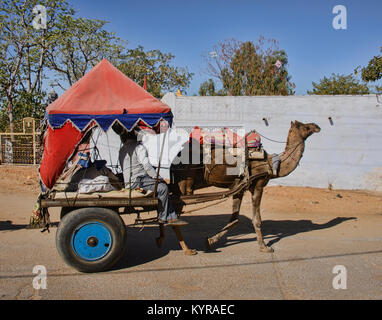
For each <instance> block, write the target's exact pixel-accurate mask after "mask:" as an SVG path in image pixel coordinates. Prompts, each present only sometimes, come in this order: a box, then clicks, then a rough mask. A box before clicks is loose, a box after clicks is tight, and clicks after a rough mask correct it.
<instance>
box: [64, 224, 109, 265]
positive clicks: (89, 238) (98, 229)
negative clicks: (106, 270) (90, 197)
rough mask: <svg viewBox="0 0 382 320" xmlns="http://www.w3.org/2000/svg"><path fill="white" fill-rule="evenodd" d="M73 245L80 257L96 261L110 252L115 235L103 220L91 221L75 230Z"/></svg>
mask: <svg viewBox="0 0 382 320" xmlns="http://www.w3.org/2000/svg"><path fill="white" fill-rule="evenodd" d="M71 245H72V248H73V251H74V252H75V254H76V255H77V256H78V257H80V258H82V259H84V260H88V261H94V260H99V259H101V258H103V257H104V256H106V255H107V254H108V252H109V251H110V249H111V247H112V245H113V237H112V234H111V232H110V230H109V228H108V227H107V226H106V225H105V224H103V223H102V222H89V223H84V224H82V225H80V226H79V227H78V228H77V229H76V230H75V231H74V233H73V235H72V241H71Z"/></svg>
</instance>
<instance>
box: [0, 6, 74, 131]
mask: <svg viewBox="0 0 382 320" xmlns="http://www.w3.org/2000/svg"><path fill="white" fill-rule="evenodd" d="M37 5H42V6H44V7H45V9H46V14H47V20H46V26H45V28H44V29H37V28H34V27H33V21H34V20H35V18H36V12H34V8H35V7H36V6H37ZM71 13H72V9H71V8H70V7H69V5H68V4H67V3H66V1H65V0H29V1H23V0H3V1H1V2H0V55H1V59H0V93H1V95H2V96H3V97H5V101H4V99H3V101H2V104H3V108H6V113H7V115H8V118H9V125H10V129H11V131H13V121H14V115H15V114H17V112H16V111H15V110H14V107H15V105H17V104H20V103H21V102H25V103H26V102H27V101H29V102H31V101H32V100H34V101H37V100H38V99H30V98H31V97H32V96H36V97H40V96H41V95H43V80H44V77H43V75H44V69H45V67H46V64H45V62H46V56H47V54H48V52H49V50H50V49H51V48H52V46H53V45H54V41H52V35H53V34H54V33H55V32H56V25H55V20H56V18H57V16H59V15H63V14H71ZM26 96H28V97H29V98H28V99H25V97H26ZM3 114H4V112H3Z"/></svg>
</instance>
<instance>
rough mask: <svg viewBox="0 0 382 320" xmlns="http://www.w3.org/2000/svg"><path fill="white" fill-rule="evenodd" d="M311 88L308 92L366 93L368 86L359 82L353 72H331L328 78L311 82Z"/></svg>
mask: <svg viewBox="0 0 382 320" xmlns="http://www.w3.org/2000/svg"><path fill="white" fill-rule="evenodd" d="M312 86H313V90H312V91H309V90H308V91H307V93H308V94H316V95H335V94H339V95H340V94H368V93H369V92H370V90H369V87H368V86H367V84H365V83H361V82H360V81H359V80H358V79H357V78H355V77H354V75H353V74H349V75H340V74H334V73H333V74H332V75H331V77H330V78H327V77H324V78H323V79H321V80H320V82H319V83H315V82H312Z"/></svg>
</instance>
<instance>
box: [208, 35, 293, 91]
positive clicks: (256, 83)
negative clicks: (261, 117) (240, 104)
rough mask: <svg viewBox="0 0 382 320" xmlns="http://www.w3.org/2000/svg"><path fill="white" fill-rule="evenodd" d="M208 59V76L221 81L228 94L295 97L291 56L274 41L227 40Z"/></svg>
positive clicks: (263, 39)
mask: <svg viewBox="0 0 382 320" xmlns="http://www.w3.org/2000/svg"><path fill="white" fill-rule="evenodd" d="M213 49H214V51H212V52H210V54H209V56H206V55H205V56H204V58H205V60H206V62H207V67H206V70H205V73H207V74H208V75H210V76H212V77H214V78H216V79H218V80H219V81H220V82H221V84H222V86H223V89H224V90H223V92H225V93H227V94H228V95H247V96H253V95H291V94H294V88H295V85H294V83H292V82H291V81H290V80H291V76H290V75H289V73H288V70H287V65H288V57H287V54H286V52H285V51H284V50H280V49H279V47H278V43H277V41H276V40H274V39H270V40H266V39H265V38H264V37H260V38H259V40H258V42H257V43H253V42H251V41H247V42H241V41H237V40H235V39H231V40H225V41H223V42H221V43H219V44H218V45H215V46H214V47H213Z"/></svg>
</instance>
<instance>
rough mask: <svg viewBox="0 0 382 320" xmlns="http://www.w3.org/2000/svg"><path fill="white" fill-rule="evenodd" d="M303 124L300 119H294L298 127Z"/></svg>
mask: <svg viewBox="0 0 382 320" xmlns="http://www.w3.org/2000/svg"><path fill="white" fill-rule="evenodd" d="M302 124H303V123H302V122H300V121H297V120H295V121H294V125H295V126H296V127H297V128H298V127H300V126H301V125H302Z"/></svg>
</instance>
